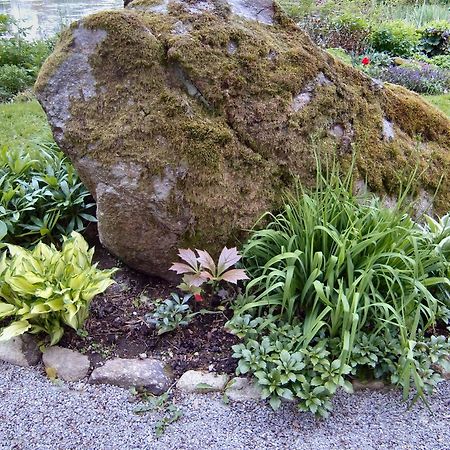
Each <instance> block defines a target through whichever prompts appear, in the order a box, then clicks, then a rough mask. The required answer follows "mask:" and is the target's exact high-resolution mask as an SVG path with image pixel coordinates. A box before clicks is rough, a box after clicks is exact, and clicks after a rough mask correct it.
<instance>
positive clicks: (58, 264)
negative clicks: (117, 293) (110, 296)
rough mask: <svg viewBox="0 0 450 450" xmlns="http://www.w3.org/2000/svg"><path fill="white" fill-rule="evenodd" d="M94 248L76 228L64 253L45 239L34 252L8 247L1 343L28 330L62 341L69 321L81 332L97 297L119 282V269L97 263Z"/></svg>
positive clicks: (0, 263) (0, 297)
mask: <svg viewBox="0 0 450 450" xmlns="http://www.w3.org/2000/svg"><path fill="white" fill-rule="evenodd" d="M93 254H94V249H91V250H89V248H88V244H87V243H86V241H85V240H84V239H83V237H82V236H81V235H80V234H79V233H76V232H73V233H72V234H71V235H70V237H69V238H65V239H64V242H63V245H62V248H61V250H60V251H59V250H58V249H56V248H55V247H54V246H53V245H51V246H48V245H46V244H43V243H39V244H38V245H37V246H36V247H35V248H34V249H33V250H26V249H24V248H22V247H18V246H15V245H5V247H4V251H3V254H2V255H1V259H0V320H5V321H6V323H7V325H6V326H5V327H4V328H3V329H2V330H1V334H0V341H5V340H8V339H11V338H13V337H14V336H18V335H20V334H23V333H25V332H28V333H40V332H43V333H47V334H48V335H49V336H50V340H51V345H53V344H55V343H57V342H58V341H59V340H60V339H61V337H62V335H63V333H64V328H63V326H64V325H68V326H70V327H72V328H73V329H75V330H77V329H80V328H81V327H82V326H83V323H84V322H85V320H86V319H87V317H88V314H89V305H90V302H91V300H92V299H93V298H94V297H95V296H96V295H97V294H100V293H102V292H104V291H105V290H106V289H107V288H108V287H109V286H110V285H111V284H113V283H114V281H113V280H112V278H111V277H112V275H113V274H114V272H115V271H116V269H112V270H100V269H98V268H97V264H92V256H93Z"/></svg>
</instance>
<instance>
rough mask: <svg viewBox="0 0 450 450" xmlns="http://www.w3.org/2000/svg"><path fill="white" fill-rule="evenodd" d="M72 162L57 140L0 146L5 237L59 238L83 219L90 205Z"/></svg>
mask: <svg viewBox="0 0 450 450" xmlns="http://www.w3.org/2000/svg"><path fill="white" fill-rule="evenodd" d="M89 199H90V195H89V192H88V191H87V190H86V188H85V187H84V186H83V185H82V183H81V182H80V180H79V178H78V175H77V174H76V172H75V170H74V168H73V166H72V165H71V164H70V162H69V161H68V160H67V159H66V158H65V157H64V156H63V155H62V153H61V152H59V151H58V149H57V147H56V145H55V144H42V143H40V144H37V145H36V146H35V147H32V148H28V149H27V150H24V149H22V148H15V149H11V150H10V149H8V148H7V147H6V146H4V147H3V148H0V224H3V225H5V226H6V228H7V230H8V233H7V235H6V237H5V239H6V241H7V242H10V243H13V244H20V245H25V244H26V245H31V244H35V243H36V242H38V241H40V240H42V239H44V240H47V241H53V242H54V241H57V240H59V239H61V236H64V235H69V234H70V233H71V232H72V231H81V230H83V229H84V228H85V223H87V222H89V221H95V220H96V219H95V217H93V216H92V215H91V214H89V212H90V210H91V209H92V207H93V204H92V203H90V202H89Z"/></svg>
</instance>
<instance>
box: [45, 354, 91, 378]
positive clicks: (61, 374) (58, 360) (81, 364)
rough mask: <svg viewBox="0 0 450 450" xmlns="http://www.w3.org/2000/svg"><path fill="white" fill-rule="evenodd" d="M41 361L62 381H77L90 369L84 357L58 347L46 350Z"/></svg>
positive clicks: (87, 360) (86, 358)
mask: <svg viewBox="0 0 450 450" xmlns="http://www.w3.org/2000/svg"><path fill="white" fill-rule="evenodd" d="M42 361H43V363H44V366H45V367H46V368H52V369H54V370H55V371H56V376H57V377H58V378H60V379H61V380H64V381H78V380H81V379H83V378H85V377H86V376H87V375H88V373H89V369H90V367H91V363H90V361H89V358H88V357H87V356H86V355H82V354H81V353H79V352H76V351H74V350H70V349H68V348H63V347H59V346H54V347H50V348H48V349H46V350H45V352H44V354H43V356H42Z"/></svg>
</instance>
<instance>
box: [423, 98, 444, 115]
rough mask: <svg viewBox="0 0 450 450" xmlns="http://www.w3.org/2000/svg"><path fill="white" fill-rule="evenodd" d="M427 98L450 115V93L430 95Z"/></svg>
mask: <svg viewBox="0 0 450 450" xmlns="http://www.w3.org/2000/svg"><path fill="white" fill-rule="evenodd" d="M425 98H426V99H427V100H428V101H429V102H430V103H432V104H433V105H434V106H436V107H437V108H439V109H441V110H442V111H444V112H445V114H447V116H449V117H450V94H444V95H429V96H426V97H425Z"/></svg>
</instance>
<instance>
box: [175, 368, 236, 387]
mask: <svg viewBox="0 0 450 450" xmlns="http://www.w3.org/2000/svg"><path fill="white" fill-rule="evenodd" d="M228 380H229V377H228V375H225V374H223V375H220V374H217V373H210V372H203V371H201V370H188V371H187V372H185V373H184V374H183V375H182V376H181V378H180V379H179V380H178V382H177V388H178V389H180V390H182V391H185V392H220V391H223V390H224V389H225V386H226V384H227V383H228Z"/></svg>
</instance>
